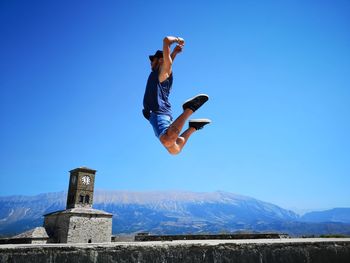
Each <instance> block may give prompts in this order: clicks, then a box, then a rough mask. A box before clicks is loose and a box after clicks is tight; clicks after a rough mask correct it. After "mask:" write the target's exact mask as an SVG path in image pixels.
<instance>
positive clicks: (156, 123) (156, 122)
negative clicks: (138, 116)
mask: <svg viewBox="0 0 350 263" xmlns="http://www.w3.org/2000/svg"><path fill="white" fill-rule="evenodd" d="M149 122H150V123H151V125H152V127H153V131H154V134H155V135H156V137H158V138H160V137H161V136H162V135H163V134H165V133H166V131H167V130H168V128H169V126H170V124H171V122H172V118H171V117H170V116H168V115H165V114H157V113H153V112H151V117H150V118H149Z"/></svg>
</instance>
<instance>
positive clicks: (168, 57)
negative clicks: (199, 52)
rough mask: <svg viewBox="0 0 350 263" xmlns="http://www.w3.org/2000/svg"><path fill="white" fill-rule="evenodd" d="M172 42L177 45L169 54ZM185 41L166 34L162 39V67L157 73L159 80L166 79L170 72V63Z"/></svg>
mask: <svg viewBox="0 0 350 263" xmlns="http://www.w3.org/2000/svg"><path fill="white" fill-rule="evenodd" d="M173 43H178V46H177V47H175V49H174V51H173V52H172V53H171V54H170V46H171V45H172V44H173ZM184 45H185V41H184V40H183V38H180V37H173V36H167V37H165V38H164V40H163V60H164V61H163V67H162V71H161V72H160V75H159V81H160V82H163V81H164V80H166V79H167V78H168V77H169V76H170V74H171V72H172V64H173V60H174V58H175V57H176V55H177V54H178V53H179V52H181V50H182V48H183V46H184Z"/></svg>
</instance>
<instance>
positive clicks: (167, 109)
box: [143, 36, 210, 154]
mask: <svg viewBox="0 0 350 263" xmlns="http://www.w3.org/2000/svg"><path fill="white" fill-rule="evenodd" d="M174 43H176V44H177V45H176V46H175V48H174V50H173V51H172V52H171V49H170V47H171V45H172V44H174ZM184 45H185V41H184V39H182V38H180V37H172V36H167V37H165V38H164V40H163V51H161V50H158V51H157V52H156V53H155V54H154V55H152V56H149V59H150V60H151V68H152V72H151V73H150V75H149V77H148V81H147V85H146V91H145V95H144V99H143V107H144V109H143V115H144V117H145V118H146V119H148V120H149V122H150V123H151V125H152V126H153V130H154V133H155V135H156V136H157V137H158V138H159V140H160V142H161V143H162V144H163V145H164V147H165V148H166V149H167V150H168V152H169V153H170V154H178V153H180V152H181V150H182V148H183V147H184V146H185V144H186V142H187V140H188V138H189V137H190V136H191V135H192V133H194V132H195V131H197V130H199V129H202V128H203V127H204V125H206V124H208V123H210V120H209V119H194V120H190V121H189V127H188V129H187V130H185V131H184V132H183V133H182V134H181V135H180V132H181V130H182V128H183V126H184V124H185V122H186V120H187V119H188V118H189V117H190V116H191V115H192V113H194V112H195V111H196V110H198V109H199V108H200V107H201V106H202V105H203V104H204V103H205V102H206V101H207V100H208V99H209V97H208V95H206V94H199V95H197V96H195V97H194V98H191V99H189V100H187V101H185V103H184V104H183V105H182V108H183V113H182V114H181V115H180V116H179V117H178V118H177V119H176V120H175V121H174V122H172V120H173V117H172V113H171V104H170V102H169V93H170V91H171V87H172V84H173V74H172V65H173V62H174V59H175V57H176V56H177V54H179V53H181V51H182V49H183V47H184Z"/></svg>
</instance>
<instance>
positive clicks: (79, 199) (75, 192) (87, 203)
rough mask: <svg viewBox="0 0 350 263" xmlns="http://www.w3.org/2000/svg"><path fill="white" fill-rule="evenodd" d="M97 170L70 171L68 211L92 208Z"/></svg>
mask: <svg viewBox="0 0 350 263" xmlns="http://www.w3.org/2000/svg"><path fill="white" fill-rule="evenodd" d="M95 174H96V170H92V169H89V168H87V167H80V168H76V169H74V170H71V171H70V178H69V187H68V195H67V209H70V208H76V207H85V208H91V207H92V202H93V197H94V184H95Z"/></svg>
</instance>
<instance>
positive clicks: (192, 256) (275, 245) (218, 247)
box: [0, 238, 350, 263]
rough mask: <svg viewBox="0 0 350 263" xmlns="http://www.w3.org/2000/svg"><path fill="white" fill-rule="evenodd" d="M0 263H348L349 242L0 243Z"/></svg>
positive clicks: (293, 240)
mask: <svg viewBox="0 0 350 263" xmlns="http://www.w3.org/2000/svg"><path fill="white" fill-rule="evenodd" d="M0 262H13V263H22V262H25V263H31V262H33V263H34V262H35V263H41V262H45V263H61V262H75V263H82V262H84V263H99V262H104V263H106V262H131V263H132V262H135V263H136V262H139V263H142V262H151V263H158V262H159V263H160V262H162V263H167V262H171V263H178V262H179V263H180V262H181V263H187V262H188V263H189V262H191V263H197V262H198V263H209V262H240V263H255V262H256V263H288V262H291V263H292V262H293V263H304V262H308V263H331V262H332V263H333V262H336V263H348V262H350V238H346V239H256V240H204V241H200V240H196V241H172V242H170V241H169V242H157V241H154V242H123V243H108V244H74V245H73V244H43V245H0Z"/></svg>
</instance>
